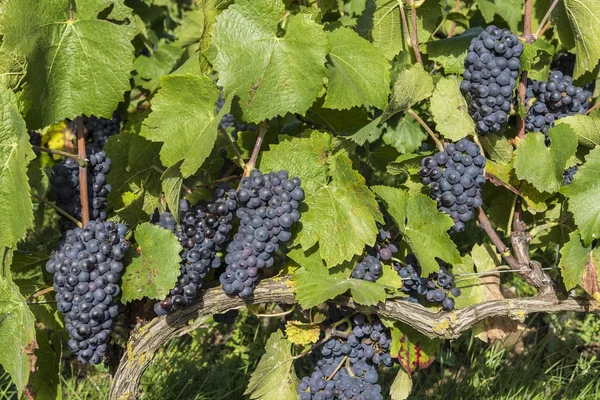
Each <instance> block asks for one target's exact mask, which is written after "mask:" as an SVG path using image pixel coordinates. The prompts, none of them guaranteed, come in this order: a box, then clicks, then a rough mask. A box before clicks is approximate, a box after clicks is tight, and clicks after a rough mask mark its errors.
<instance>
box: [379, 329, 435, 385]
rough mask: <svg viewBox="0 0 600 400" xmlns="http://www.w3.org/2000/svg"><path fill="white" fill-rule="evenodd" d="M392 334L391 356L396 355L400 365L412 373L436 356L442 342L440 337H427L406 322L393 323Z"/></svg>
mask: <svg viewBox="0 0 600 400" xmlns="http://www.w3.org/2000/svg"><path fill="white" fill-rule="evenodd" d="M390 332H391V334H392V347H391V348H390V353H391V354H392V357H397V358H398V361H399V362H400V365H402V367H403V368H404V370H405V371H406V372H407V373H408V375H409V376H410V375H412V373H413V372H415V370H417V369H418V368H420V369H425V368H427V367H429V366H430V365H431V363H432V362H433V361H435V358H436V357H437V354H438V352H439V351H440V347H441V345H442V343H443V341H442V340H441V339H429V338H427V337H425V336H424V335H423V334H421V333H419V332H417V331H416V330H415V329H413V328H411V327H410V326H408V325H406V324H402V323H399V322H396V323H394V325H393V327H392V328H391V329H390Z"/></svg>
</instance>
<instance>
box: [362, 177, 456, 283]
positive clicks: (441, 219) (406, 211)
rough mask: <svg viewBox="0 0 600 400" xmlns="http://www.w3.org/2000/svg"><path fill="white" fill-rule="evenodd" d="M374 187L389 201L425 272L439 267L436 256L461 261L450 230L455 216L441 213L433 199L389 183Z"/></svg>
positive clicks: (390, 211)
mask: <svg viewBox="0 0 600 400" xmlns="http://www.w3.org/2000/svg"><path fill="white" fill-rule="evenodd" d="M372 189H373V191H374V192H375V194H377V196H379V197H380V198H381V199H382V200H383V202H384V203H385V204H386V207H387V210H388V212H389V213H390V215H391V217H392V218H393V219H394V222H396V226H397V227H398V229H399V230H400V232H401V233H402V237H403V239H404V240H405V241H406V242H407V243H408V244H409V246H410V248H411V249H412V251H413V253H414V254H415V256H416V257H417V259H418V260H419V264H421V267H422V269H423V274H425V275H428V274H430V273H432V272H437V271H438V270H439V265H438V263H437V261H436V260H435V259H436V257H437V258H439V259H441V260H443V261H446V262H448V263H450V264H454V263H459V262H460V260H461V258H460V254H459V253H458V250H457V249H456V245H455V244H454V243H453V242H452V240H451V239H450V236H449V235H448V232H447V231H448V229H450V227H451V226H452V224H453V223H452V219H451V218H450V217H449V216H448V215H446V214H444V213H440V212H438V210H437V207H436V203H435V201H434V200H432V199H430V198H428V197H426V196H425V195H422V194H409V193H408V192H406V191H403V190H401V189H396V188H391V187H387V186H375V187H373V188H372ZM431 249H435V252H432V251H431Z"/></svg>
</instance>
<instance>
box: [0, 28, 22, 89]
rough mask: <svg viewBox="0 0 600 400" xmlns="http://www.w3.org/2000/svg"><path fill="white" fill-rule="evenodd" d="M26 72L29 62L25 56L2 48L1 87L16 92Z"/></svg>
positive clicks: (0, 58)
mask: <svg viewBox="0 0 600 400" xmlns="http://www.w3.org/2000/svg"><path fill="white" fill-rule="evenodd" d="M0 25H2V24H1V23H0ZM0 36H1V34H0ZM26 71H27V60H26V59H25V57H24V56H20V55H18V54H15V53H13V52H10V51H7V50H5V49H4V48H0V85H3V86H5V87H7V88H9V89H12V90H16V89H17V88H18V87H19V86H20V85H21V82H22V81H23V78H25V74H26Z"/></svg>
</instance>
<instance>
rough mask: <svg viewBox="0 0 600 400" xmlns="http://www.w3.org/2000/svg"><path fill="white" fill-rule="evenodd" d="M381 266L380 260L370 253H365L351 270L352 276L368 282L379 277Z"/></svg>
mask: <svg viewBox="0 0 600 400" xmlns="http://www.w3.org/2000/svg"><path fill="white" fill-rule="evenodd" d="M382 272H383V266H382V265H381V261H379V260H378V259H377V258H375V257H373V256H372V255H367V256H366V257H365V258H363V260H362V261H361V262H359V263H358V264H356V266H355V267H354V269H353V270H352V277H353V278H355V279H362V280H365V281H369V282H375V281H376V280H377V279H379V278H380V277H381V273H382Z"/></svg>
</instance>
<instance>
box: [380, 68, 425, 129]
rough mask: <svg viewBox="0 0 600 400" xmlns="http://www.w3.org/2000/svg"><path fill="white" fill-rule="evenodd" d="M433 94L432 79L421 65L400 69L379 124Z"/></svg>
mask: <svg viewBox="0 0 600 400" xmlns="http://www.w3.org/2000/svg"><path fill="white" fill-rule="evenodd" d="M432 94H433V79H432V78H431V76H430V75H429V74H428V73H427V71H425V70H424V69H423V66H422V65H421V64H415V65H413V66H411V67H410V68H407V69H401V70H400V71H399V72H398V76H397V77H396V83H395V84H394V90H393V91H392V100H391V101H390V104H389V105H388V106H387V108H386V110H385V112H384V113H383V115H382V116H381V122H385V121H386V120H388V119H390V117H392V116H393V115H394V114H396V113H398V112H400V111H404V110H406V109H408V108H410V107H411V106H413V105H414V104H416V103H418V102H419V101H421V100H425V99H426V98H428V97H430V96H431V95H432Z"/></svg>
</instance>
